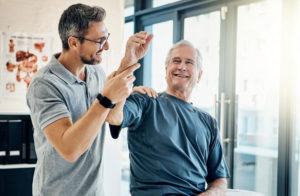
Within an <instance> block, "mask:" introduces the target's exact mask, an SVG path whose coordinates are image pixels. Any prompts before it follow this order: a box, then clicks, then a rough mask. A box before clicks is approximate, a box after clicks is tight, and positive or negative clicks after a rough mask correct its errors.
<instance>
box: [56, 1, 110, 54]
mask: <svg viewBox="0 0 300 196" xmlns="http://www.w3.org/2000/svg"><path fill="white" fill-rule="evenodd" d="M105 16H106V12H105V10H104V9H103V8H102V7H98V6H94V7H91V6H88V5H84V4H80V3H78V4H74V5H71V6H70V7H68V8H67V9H66V10H65V11H64V12H63V14H62V15H61V17H60V20H59V24H58V32H59V36H60V39H61V41H62V47H63V49H65V50H69V44H68V39H69V37H71V36H81V37H84V36H85V35H86V34H87V30H88V28H89V27H90V26H91V25H92V23H93V22H101V21H103V20H104V18H105ZM80 41H83V40H80Z"/></svg>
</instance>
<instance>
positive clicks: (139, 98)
mask: <svg viewBox="0 0 300 196" xmlns="http://www.w3.org/2000/svg"><path fill="white" fill-rule="evenodd" d="M146 105H147V97H146V96H145V95H142V94H140V93H134V94H132V95H130V96H129V97H128V98H127V100H126V103H125V105H124V108H123V122H122V124H121V125H120V126H113V125H110V126H109V128H110V133H111V136H112V137H113V138H115V139H116V138H118V136H119V133H120V131H121V129H122V128H125V127H128V128H129V130H135V129H136V128H137V127H138V126H139V125H140V124H141V122H142V118H143V112H144V111H145V109H146Z"/></svg>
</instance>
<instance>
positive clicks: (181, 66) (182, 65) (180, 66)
mask: <svg viewBox="0 0 300 196" xmlns="http://www.w3.org/2000/svg"><path fill="white" fill-rule="evenodd" d="M177 69H178V70H179V71H186V64H185V62H181V63H180V64H179V65H178V67H177Z"/></svg>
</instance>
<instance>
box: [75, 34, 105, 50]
mask: <svg viewBox="0 0 300 196" xmlns="http://www.w3.org/2000/svg"><path fill="white" fill-rule="evenodd" d="M109 35H110V33H108V35H107V37H106V38H105V39H103V40H101V41H96V40H91V39H87V38H85V37H81V36H73V37H76V38H78V39H81V40H87V41H90V42H94V43H97V44H99V50H102V49H103V47H104V45H105V43H106V42H107V40H108V38H109Z"/></svg>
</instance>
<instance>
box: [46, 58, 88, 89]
mask: <svg viewBox="0 0 300 196" xmlns="http://www.w3.org/2000/svg"><path fill="white" fill-rule="evenodd" d="M59 55H60V53H57V54H55V55H53V56H52V58H51V60H50V63H49V64H50V70H51V71H52V72H53V74H55V75H56V76H58V77H59V78H60V79H62V80H63V81H65V82H66V83H68V84H73V83H85V82H84V81H82V80H80V79H79V78H78V77H76V76H74V75H73V74H72V73H71V72H70V71H69V70H68V69H66V68H65V66H63V65H62V64H61V63H60V62H59V61H58V60H57V58H58V57H59ZM85 71H86V78H87V81H88V80H89V79H90V77H91V75H92V73H93V72H94V70H93V69H90V68H89V66H85Z"/></svg>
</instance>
